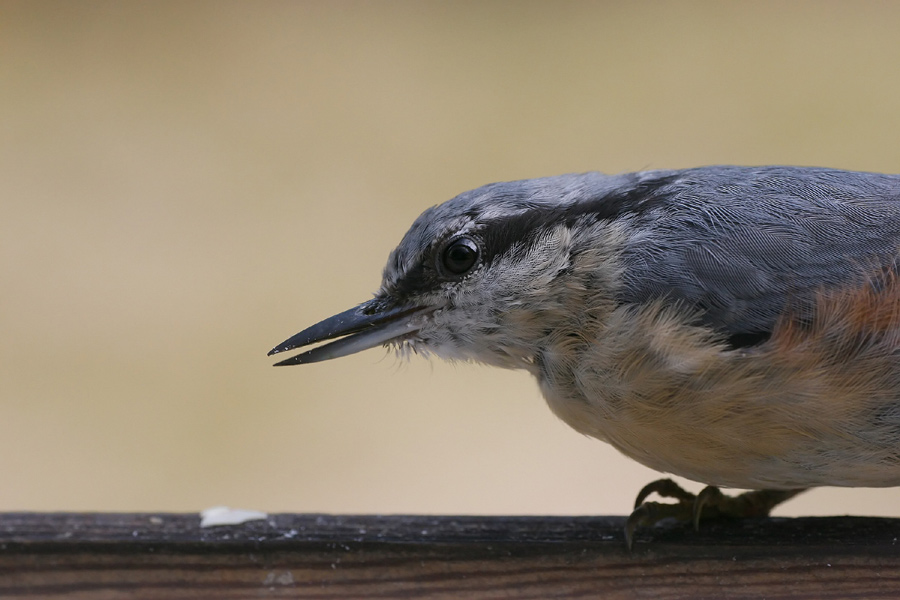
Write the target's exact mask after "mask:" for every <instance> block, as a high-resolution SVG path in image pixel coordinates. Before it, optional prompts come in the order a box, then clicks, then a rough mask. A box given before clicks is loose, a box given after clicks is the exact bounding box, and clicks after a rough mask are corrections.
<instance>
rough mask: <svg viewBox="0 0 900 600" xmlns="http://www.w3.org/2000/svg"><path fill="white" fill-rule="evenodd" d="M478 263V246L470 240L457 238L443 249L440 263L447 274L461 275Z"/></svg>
mask: <svg viewBox="0 0 900 600" xmlns="http://www.w3.org/2000/svg"><path fill="white" fill-rule="evenodd" d="M477 261H478V245H477V244H476V243H475V242H474V240H472V239H470V238H459V239H458V240H455V241H454V242H453V243H452V244H450V245H449V246H447V247H446V248H444V254H443V256H442V257H441V263H442V264H443V266H444V269H446V270H447V271H448V272H449V273H452V274H454V275H462V274H463V273H465V272H466V271H468V270H470V269H471V268H472V267H473V266H475V263H476V262H477Z"/></svg>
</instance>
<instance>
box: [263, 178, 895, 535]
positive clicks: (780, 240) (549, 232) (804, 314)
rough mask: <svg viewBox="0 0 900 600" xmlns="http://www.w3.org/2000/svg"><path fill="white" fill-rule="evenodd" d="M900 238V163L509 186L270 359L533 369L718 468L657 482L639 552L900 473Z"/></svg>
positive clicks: (459, 202)
mask: <svg viewBox="0 0 900 600" xmlns="http://www.w3.org/2000/svg"><path fill="white" fill-rule="evenodd" d="M898 252H900V175H894V174H881V173H873V172H858V171H847V170H840V169H831V168H822V167H795V166H730V165H714V166H706V167H697V168H689V169H680V170H650V171H640V172H633V173H623V174H615V175H606V174H603V173H599V172H587V173H573V174H567V175H559V176H552V177H543V178H536V179H525V180H519V181H508V182H499V183H491V184H488V185H485V186H482V187H479V188H476V189H473V190H470V191H467V192H464V193H462V194H460V195H458V196H456V197H454V198H452V199H450V200H448V201H446V202H444V203H442V204H438V205H436V206H433V207H431V208H428V209H427V210H425V211H424V212H423V213H422V214H421V216H419V217H418V218H417V219H416V220H415V221H414V222H413V224H412V226H411V227H410V229H409V231H408V232H407V233H406V235H405V236H404V237H403V239H402V240H401V242H400V244H399V245H398V246H397V247H396V248H395V249H394V250H393V251H392V252H391V253H390V256H389V258H388V261H387V265H386V267H385V268H384V272H383V277H382V283H381V286H380V288H379V289H378V291H377V292H376V293H375V294H374V297H373V298H371V299H370V300H368V301H365V302H363V303H361V304H359V305H357V306H355V307H353V308H351V309H349V310H346V311H344V312H341V313H339V314H337V315H335V316H333V317H330V318H327V319H325V320H323V321H321V322H319V323H317V324H315V325H313V326H311V327H309V328H307V329H304V330H303V331H301V332H300V333H298V334H296V335H294V336H292V337H290V338H289V339H287V340H286V341H284V342H282V343H281V344H279V345H277V346H275V347H274V348H273V349H272V350H271V352H270V353H269V355H272V354H277V353H280V352H285V351H289V350H294V349H304V350H303V351H301V352H300V353H299V354H296V355H295V356H292V357H290V358H287V359H286V360H282V361H281V362H279V363H277V366H283V365H298V364H307V363H315V362H318V361H323V360H329V359H334V358H339V357H342V356H346V355H348V354H352V353H355V352H359V351H362V350H366V349H368V348H372V347H377V346H386V347H388V348H392V349H394V350H395V351H396V352H397V353H398V355H400V356H401V357H408V356H410V355H412V354H420V355H424V356H432V355H433V356H437V357H440V358H443V359H448V360H451V361H472V362H477V363H484V364H487V365H493V366H497V367H502V368H509V369H520V370H524V371H527V372H528V373H530V374H531V375H532V376H534V378H535V379H536V380H537V383H538V386H539V388H540V391H541V393H542V395H543V397H544V398H545V399H546V401H547V404H548V405H549V407H550V409H551V411H552V412H553V413H555V414H556V415H557V416H558V417H559V418H560V419H562V420H563V421H564V422H565V423H567V424H568V425H569V426H571V427H572V428H573V429H575V430H576V431H578V432H580V433H582V434H585V435H587V436H590V437H593V438H597V439H599V440H602V441H604V442H607V443H609V444H611V445H612V446H613V447H614V448H616V449H617V450H618V451H620V452H621V453H623V454H624V455H626V456H628V457H630V458H632V459H634V460H636V461H637V462H639V463H641V464H643V465H645V466H647V467H650V468H651V469H654V470H656V471H659V472H662V473H666V474H671V475H676V476H680V477H683V478H686V479H689V480H692V481H696V482H699V483H701V484H705V485H706V486H707V487H706V488H705V489H703V491H702V492H700V493H699V494H696V495H695V494H692V493H689V492H687V491H685V490H684V489H683V488H681V487H680V486H679V485H678V484H676V483H675V482H674V481H672V480H671V479H666V478H663V479H660V480H658V481H654V482H652V483H650V484H649V485H648V486H646V487H645V488H644V489H643V490H641V491H640V493H639V494H638V496H637V500H636V501H635V506H634V511H633V512H632V513H631V515H630V516H629V517H628V519H627V522H626V526H625V541H626V543H627V544H628V546H629V548H630V547H631V546H632V544H633V536H634V533H635V531H636V530H637V529H638V528H640V527H643V526H646V525H650V524H653V523H656V522H658V521H659V520H661V519H663V518H666V517H668V516H677V517H678V518H682V519H684V520H686V521H693V523H694V526H695V527H696V526H697V525H698V523H699V518H700V514H701V513H702V514H703V515H704V518H706V515H707V514H711V515H713V516H716V515H718V516H738V517H743V516H763V515H767V514H769V511H771V510H772V508H774V507H775V506H776V505H778V504H780V503H781V502H783V501H785V500H787V499H789V498H791V497H793V496H795V495H796V494H798V493H800V492H802V491H804V490H807V489H809V488H815V487H821V486H844V487H888V486H897V485H900V281H898V264H900V263H898ZM319 342H329V343H326V344H319V345H315V344H318V343H319ZM308 347H309V348H308ZM720 488H737V489H746V490H750V491H748V492H745V493H743V494H742V495H738V496H729V495H726V494H724V493H722V492H721V490H720ZM653 493H656V494H658V495H659V496H662V497H668V498H672V499H675V500H676V502H675V503H674V504H673V503H660V502H647V501H646V499H647V497H648V496H649V495H651V494H653Z"/></svg>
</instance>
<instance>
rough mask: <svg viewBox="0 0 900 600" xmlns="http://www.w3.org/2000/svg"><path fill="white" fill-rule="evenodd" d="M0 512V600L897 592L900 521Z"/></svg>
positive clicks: (848, 594) (845, 595)
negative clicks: (640, 521) (219, 519)
mask: <svg viewBox="0 0 900 600" xmlns="http://www.w3.org/2000/svg"><path fill="white" fill-rule="evenodd" d="M623 524H624V518H622V517H452V516H445V517H435V516H368V515H365V516H356V515H316V514H276V515H270V516H269V518H268V519H266V520H260V521H249V522H247V523H244V524H242V525H234V526H222V527H213V528H203V529H201V528H200V517H199V515H195V514H109V513H96V514H92V513H0V598H91V599H93V598H104V599H106V598H141V599H143V598H148V599H149V598H154V599H156V598H165V599H175V600H178V599H182V598H191V599H197V598H215V599H230V598H341V599H343V598H400V597H403V598H460V597H466V598H547V597H558V598H580V597H598V596H599V597H603V598H631V597H635V596H641V597H652V598H701V597H716V598H721V597H735V598H741V597H745V598H759V597H766V598H788V597H792V598H793V597H797V596H807V597H810V598H851V597H860V598H863V597H873V596H882V597H888V596H897V595H900V543H898V539H900V519H879V518H861V517H830V518H803V519H779V518H774V519H759V520H745V521H736V522H715V523H709V522H708V523H703V524H702V526H701V531H700V532H694V531H692V530H690V529H689V528H686V527H683V526H681V525H679V524H671V525H668V526H663V527H655V528H653V529H647V530H641V531H639V532H638V535H637V536H636V543H635V548H634V551H633V552H628V551H627V550H626V549H625V546H624V542H623V535H622V527H623Z"/></svg>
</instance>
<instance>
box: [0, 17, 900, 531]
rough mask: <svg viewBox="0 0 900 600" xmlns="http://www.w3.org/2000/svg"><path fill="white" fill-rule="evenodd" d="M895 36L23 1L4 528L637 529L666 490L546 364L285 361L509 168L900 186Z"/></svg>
mask: <svg viewBox="0 0 900 600" xmlns="http://www.w3.org/2000/svg"><path fill="white" fill-rule="evenodd" d="M898 31H900V4H898V3H892V2H843V3H842V2H792V3H780V2H771V3H767V2H753V3H719V2H706V3H704V2H697V3H688V2H679V3H674V2H672V3H665V2H628V3H616V2H610V3H606V2H593V3H588V2H534V3H532V2H510V3H496V2H487V3H485V2H458V3H437V2H429V3H424V2H324V1H323V2H318V3H304V2H221V1H215V2H180V1H179V2H69V1H61V2H35V1H23V2H10V1H8V0H2V1H0V206H2V211H0V474H2V481H3V483H2V485H0V510H23V509H25V510H128V511H132V510H174V511H193V510H198V509H201V508H204V507H207V506H210V505H213V504H228V505H231V506H238V507H244V508H258V509H263V510H269V511H329V512H379V513H397V512H427V513H510V514H527V513H550V514H570V513H571V514H624V513H626V512H628V510H629V509H630V505H631V502H632V499H633V498H634V495H635V493H636V492H637V491H638V489H639V488H640V487H641V486H642V485H643V484H644V483H647V482H648V481H650V480H651V479H653V478H654V477H655V476H656V474H655V473H653V472H651V471H649V470H647V469H644V468H643V467H640V466H638V465H637V464H635V463H633V462H631V461H629V460H627V459H625V458H623V457H620V456H619V455H617V454H616V452H614V451H613V450H611V449H610V448H608V447H607V446H605V445H604V444H602V443H600V442H597V441H593V440H590V439H586V438H583V437H581V436H580V435H578V434H576V433H574V432H572V431H570V430H568V429H567V428H566V426H564V425H563V424H562V423H560V422H559V421H557V420H556V419H555V417H553V416H552V415H551V413H550V411H549V410H548V409H547V408H546V406H545V405H544V402H543V400H542V399H541V397H540V396H539V394H538V391H537V389H536V386H535V385H534V384H533V382H532V381H531V380H530V379H529V377H528V376H527V375H525V374H524V373H517V372H503V371H499V370H491V369H487V368H483V367H477V366H471V365H457V366H448V365H446V364H441V363H429V362H427V361H425V360H423V359H418V360H413V361H412V362H410V363H409V364H406V365H398V362H397V360H396V359H394V358H393V357H388V358H385V353H384V352H382V351H378V350H374V351H369V352H366V353H363V354H360V355H357V356H353V357H350V358H346V359H343V360H340V361H335V362H330V363H323V364H317V365H312V366H307V367H294V368H285V369H273V368H272V367H271V366H270V365H271V364H272V362H273V361H272V360H271V359H269V358H267V357H266V356H265V353H266V351H267V350H269V348H271V347H272V346H273V345H274V344H276V343H277V342H280V341H281V340H283V339H285V338H286V337H288V336H289V335H291V334H293V333H295V332H297V331H299V330H300V329H301V328H303V327H305V326H306V325H309V324H311V323H313V322H314V321H316V320H318V319H320V318H323V317H326V316H329V315H331V314H332V313H334V312H337V311H339V310H343V309H345V308H349V307H350V306H352V305H354V304H356V303H358V302H360V301H362V300H365V299H367V298H369V297H370V294H371V293H372V292H373V291H374V290H375V289H376V287H377V285H378V282H379V277H380V272H381V268H382V264H383V262H384V260H385V259H386V257H387V255H388V252H389V251H390V250H391V249H392V248H393V246H394V245H395V244H396V243H397V241H399V239H400V237H401V236H402V234H403V233H404V232H405V230H406V228H407V227H408V226H409V224H410V223H411V221H412V220H413V219H414V218H415V217H416V216H417V215H418V214H419V212H420V211H421V210H423V209H424V208H426V207H427V206H430V205H432V204H435V203H438V202H441V201H443V200H445V199H448V198H450V197H451V196H454V195H455V194H457V193H458V192H461V191H463V190H466V189H469V188H472V187H475V186H478V185H481V184H484V183H487V182H491V181H497V180H506V179H516V178H524V177H537V176H544V175H552V174H558V173H564V172H571V171H585V170H602V171H606V172H610V173H615V172H621V171H630V170H638V169H645V168H669V167H687V166H695V165H702V164H709V163H739V164H763V163H788V164H802V165H824V166H832V167H843V168H851V169H863V170H873V171H886V172H898V171H900V143H898V141H900V110H898V106H900V69H898V65H900V36H898ZM691 487H692V488H693V489H698V487H699V486H696V485H693V486H691ZM779 512H780V514H787V515H798V514H844V513H856V514H884V515H900V490H896V489H892V490H819V491H815V492H812V493H809V494H807V495H805V496H803V497H801V498H799V499H797V500H796V501H793V502H791V503H789V504H787V505H786V506H785V507H784V508H783V509H780V511H779Z"/></svg>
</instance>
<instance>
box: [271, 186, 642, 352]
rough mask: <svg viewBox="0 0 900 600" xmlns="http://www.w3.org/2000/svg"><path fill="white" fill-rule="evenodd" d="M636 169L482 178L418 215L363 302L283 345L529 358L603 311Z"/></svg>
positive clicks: (615, 278)
mask: <svg viewBox="0 0 900 600" xmlns="http://www.w3.org/2000/svg"><path fill="white" fill-rule="evenodd" d="M635 177H636V176H635V175H633V174H632V175H622V176H605V175H602V174H599V173H586V174H580V175H562V176H558V177H548V178H544V179H531V180H525V181H514V182H506V183H495V184H490V185H487V186H484V187H481V188H478V189H475V190H472V191H469V192H465V193H463V194H460V195H459V196H457V197H456V198H453V199H452V200H449V201H447V202H445V203H444V204H441V205H439V206H435V207H432V208H430V209H428V210H426V211H425V212H424V213H422V215H421V216H420V217H419V218H418V219H416V221H415V222H414V223H413V225H412V227H411V228H410V230H409V231H408V232H407V233H406V235H405V236H404V238H403V240H402V241H401V242H400V245H399V246H397V248H396V249H395V250H394V251H393V252H392V253H391V255H390V257H389V259H388V263H387V266H386V267H385V269H384V275H383V281H382V284H381V288H380V289H379V290H378V292H377V293H376V294H375V297H374V298H373V299H371V300H369V301H368V302H363V303H362V304H360V305H358V306H356V307H354V308H351V309H350V310H347V311H345V312H342V313H340V314H337V315H335V316H333V317H330V318H328V319H325V320H324V321H321V322H320V323H317V324H316V325H313V326H312V327H309V328H308V329H305V330H304V331H301V332H300V333H298V334H296V335H294V336H293V337H291V338H289V339H288V340H286V341H285V342H283V343H281V344H279V345H278V346H276V347H275V348H273V349H272V351H271V352H270V355H271V354H275V353H278V352H283V351H286V350H292V349H295V348H300V347H304V346H308V345H311V344H315V343H317V342H322V341H326V340H333V339H335V338H337V339H336V341H333V342H331V343H329V344H325V345H320V346H317V347H314V348H312V349H310V350H307V351H305V352H302V353H300V354H298V355H296V356H293V357H291V358H289V359H286V360H284V361H282V362H280V363H278V365H294V364H304V363H311V362H318V361H322V360H328V359H331V358H338V357H341V356H346V355H348V354H352V353H355V352H359V351H361V350H365V349H367V348H372V347H374V346H379V345H389V346H393V347H394V348H395V349H397V350H398V351H399V352H400V353H401V354H404V353H408V352H409V351H414V352H420V353H425V354H435V355H438V356H440V357H442V358H447V359H451V360H453V359H459V360H475V361H478V362H483V363H487V364H492V365H497V366H503V367H512V368H531V366H532V365H533V364H534V362H535V361H536V360H537V359H538V353H539V352H540V351H541V349H542V347H543V346H544V345H545V344H547V343H548V342H549V341H552V340H553V338H554V337H559V336H569V337H573V336H574V337H579V336H581V335H585V334H587V333H588V332H587V331H585V329H584V328H585V327H587V326H588V324H589V323H590V322H593V321H596V318H597V317H598V316H599V315H600V314H602V313H604V312H605V311H606V312H608V311H609V310H610V307H609V305H610V304H611V302H612V297H613V295H614V293H615V290H616V287H617V285H618V282H619V280H620V273H619V269H620V267H619V263H618V260H617V256H618V252H619V251H620V249H621V247H622V243H623V239H624V237H625V235H626V234H625V228H627V224H626V221H627V217H625V216H623V213H622V208H623V206H625V205H626V204H627V205H628V206H629V207H630V206H631V205H633V204H634V203H636V202H640V200H639V199H636V198H635V197H628V198H626V197H624V196H622V195H621V194H619V192H620V191H621V190H631V189H634V187H635V185H636V183H638V182H635V181H634V178H635Z"/></svg>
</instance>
